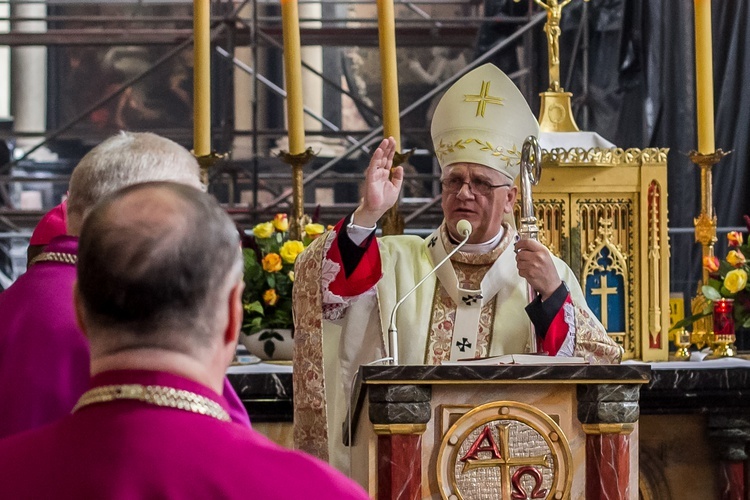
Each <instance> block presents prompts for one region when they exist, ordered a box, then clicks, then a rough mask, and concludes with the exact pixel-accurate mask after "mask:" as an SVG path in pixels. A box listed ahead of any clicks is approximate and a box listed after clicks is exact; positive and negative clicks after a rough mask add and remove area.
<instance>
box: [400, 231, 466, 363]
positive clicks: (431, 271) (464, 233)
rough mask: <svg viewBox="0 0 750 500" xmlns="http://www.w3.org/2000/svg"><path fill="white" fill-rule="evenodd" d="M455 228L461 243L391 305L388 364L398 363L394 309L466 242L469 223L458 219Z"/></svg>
mask: <svg viewBox="0 0 750 500" xmlns="http://www.w3.org/2000/svg"><path fill="white" fill-rule="evenodd" d="M456 229H458V231H459V232H460V233H461V234H463V235H464V239H463V240H462V241H461V243H459V244H458V245H456V248H454V249H453V250H451V252H450V253H449V254H448V255H446V256H445V258H444V259H443V260H441V261H440V262H438V265H436V266H435V267H433V268H432V269H431V270H430V272H429V273H427V275H425V277H424V278H422V279H421V280H420V281H419V283H417V284H416V285H415V286H414V288H412V289H411V290H409V292H408V293H407V294H406V295H404V296H403V297H401V300H399V301H398V302H396V305H395V306H394V307H393V311H391V323H390V326H389V327H388V351H389V354H390V358H391V359H390V364H392V365H398V328H396V311H398V308H399V307H400V306H401V304H403V303H404V301H405V300H406V299H408V298H409V296H410V295H411V294H412V293H414V291H415V290H416V289H417V288H419V287H420V285H422V283H424V282H425V281H426V280H427V278H429V277H430V276H432V275H433V274H435V271H437V270H438V268H440V266H442V265H443V264H445V263H446V262H447V261H448V260H449V259H450V258H451V257H453V254H455V253H456V252H458V251H459V250H460V249H461V247H463V246H464V245H465V244H466V242H467V241H469V237H470V236H471V232H472V229H473V228H472V227H471V224H469V223H468V222H467V221H465V220H460V221H458V224H456Z"/></svg>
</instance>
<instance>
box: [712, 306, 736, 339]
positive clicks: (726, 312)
mask: <svg viewBox="0 0 750 500" xmlns="http://www.w3.org/2000/svg"><path fill="white" fill-rule="evenodd" d="M733 310H734V299H719V300H715V301H714V336H715V340H717V341H718V340H720V338H721V340H722V341H724V342H734V340H735V338H734V317H733V315H732V311H733ZM729 337H731V340H730V339H729Z"/></svg>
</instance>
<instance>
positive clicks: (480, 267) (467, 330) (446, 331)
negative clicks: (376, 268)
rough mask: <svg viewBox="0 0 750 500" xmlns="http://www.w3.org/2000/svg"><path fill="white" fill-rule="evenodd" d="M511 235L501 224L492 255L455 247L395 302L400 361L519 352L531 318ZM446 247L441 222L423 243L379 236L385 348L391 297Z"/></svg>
mask: <svg viewBox="0 0 750 500" xmlns="http://www.w3.org/2000/svg"><path fill="white" fill-rule="evenodd" d="M515 237H516V232H515V230H513V229H512V228H510V227H509V226H506V228H505V232H504V235H503V238H502V239H501V240H500V243H499V244H498V246H497V247H496V248H495V250H493V251H492V252H490V253H488V254H484V255H475V254H468V253H462V252H458V253H457V254H456V255H454V256H453V257H452V259H451V262H448V263H446V264H445V265H444V266H443V267H442V268H440V269H438V271H437V272H436V275H437V277H436V276H435V275H433V276H432V277H431V278H430V279H428V280H427V281H426V282H425V283H424V284H423V285H422V286H421V287H420V288H419V289H417V291H416V292H415V293H414V295H412V296H411V297H409V298H408V299H407V300H406V301H405V302H404V303H403V304H402V305H401V307H400V308H399V311H398V314H397V317H396V325H397V327H398V331H399V355H400V358H401V362H402V363H404V364H424V363H427V364H439V363H441V362H442V361H445V360H449V359H452V360H455V359H462V358H473V357H476V356H487V355H499V354H511V353H513V354H515V353H520V352H525V351H526V347H527V346H526V343H527V340H528V338H529V328H530V325H531V322H530V320H529V318H528V315H527V314H526V311H525V310H524V307H525V306H526V305H527V303H528V298H527V296H526V294H527V292H526V281H525V280H523V279H522V278H521V277H520V276H518V270H517V268H516V261H515V254H514V252H513V245H512V243H513V242H514V241H515ZM407 242H408V245H405V244H404V243H407ZM394 243H395V244H394ZM412 245H414V246H412ZM417 245H418V248H415V247H416V246H417ZM409 247H411V248H409ZM451 248H452V243H451V242H450V240H449V238H448V236H447V231H446V230H445V228H444V226H441V228H440V229H438V231H436V232H435V233H434V234H433V235H432V236H430V237H428V238H427V239H425V240H422V239H420V238H416V237H406V236H401V237H386V238H383V239H381V240H380V256H381V260H382V264H383V278H382V279H381V280H380V282H379V283H378V286H377V290H378V302H379V305H380V318H381V328H382V331H383V332H382V335H383V341H384V345H387V338H388V337H387V325H388V323H389V321H390V314H391V311H392V310H393V306H394V305H395V303H396V301H397V300H398V299H399V298H401V297H403V296H404V295H405V294H406V293H407V292H408V291H409V290H410V289H411V288H412V287H413V286H414V285H415V284H416V283H417V282H419V280H421V279H422V278H423V277H424V276H425V275H426V274H427V273H428V272H429V271H430V270H431V269H432V267H433V265H434V263H437V262H439V261H440V260H441V259H442V258H443V257H444V256H445V255H447V253H448V252H449V251H450V249H451ZM457 304H460V306H458V305H457ZM462 347H463V349H464V350H463V351H461V348H462Z"/></svg>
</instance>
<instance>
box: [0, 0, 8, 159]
mask: <svg viewBox="0 0 750 500" xmlns="http://www.w3.org/2000/svg"><path fill="white" fill-rule="evenodd" d="M9 15H10V4H7V3H0V16H1V17H7V16H9ZM9 30H10V23H9V22H7V21H0V33H7V32H8V31H9ZM9 116H10V48H9V47H0V118H7V117H9ZM0 163H1V162H0Z"/></svg>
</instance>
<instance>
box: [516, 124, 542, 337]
mask: <svg viewBox="0 0 750 500" xmlns="http://www.w3.org/2000/svg"><path fill="white" fill-rule="evenodd" d="M541 178H542V149H541V148H540V147H539V142H538V141H537V140H536V137H534V136H533V135H530V136H528V137H527V138H526V140H525V141H523V147H522V148H521V224H520V227H519V228H518V234H519V236H521V238H522V239H525V240H536V241H539V225H538V224H537V218H536V211H535V210H534V200H532V199H531V186H535V185H536V184H537V183H539V179H541ZM528 289H529V302H531V301H533V300H534V298H535V297H536V292H535V291H534V289H533V288H532V287H531V285H529V286H528ZM527 350H528V352H537V342H536V332H535V331H534V325H533V324H530V325H529V341H528V346H527Z"/></svg>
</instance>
